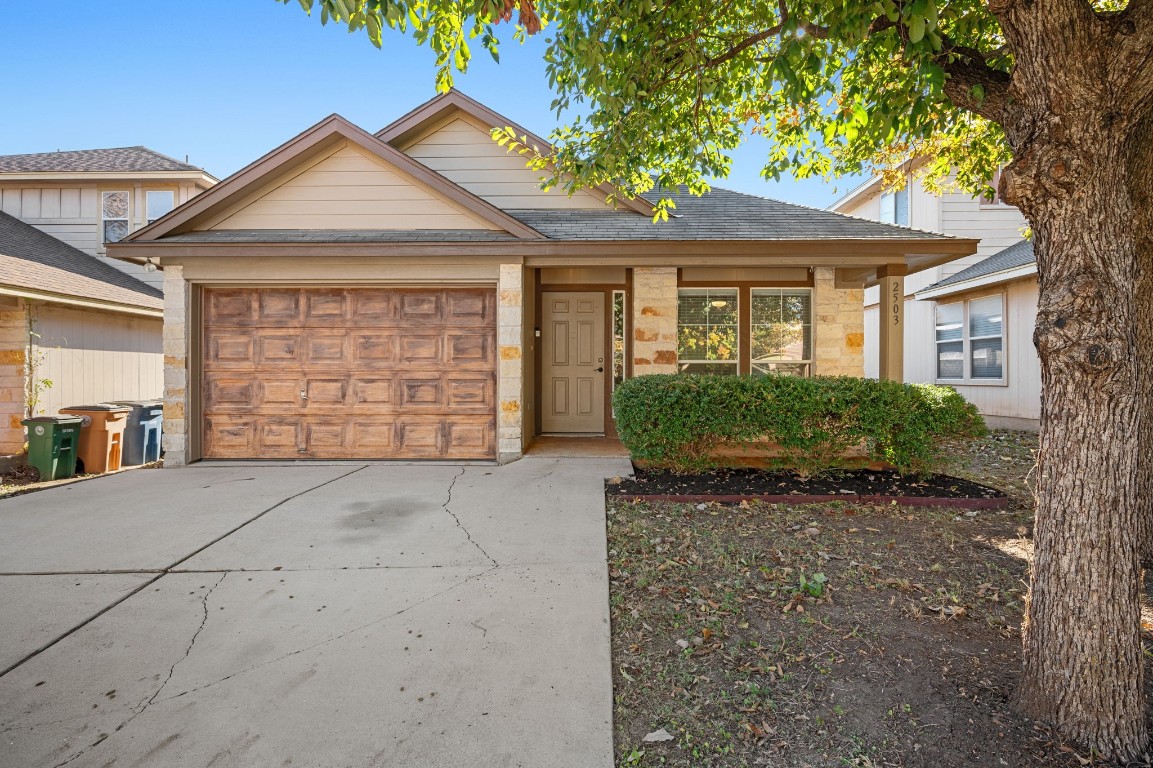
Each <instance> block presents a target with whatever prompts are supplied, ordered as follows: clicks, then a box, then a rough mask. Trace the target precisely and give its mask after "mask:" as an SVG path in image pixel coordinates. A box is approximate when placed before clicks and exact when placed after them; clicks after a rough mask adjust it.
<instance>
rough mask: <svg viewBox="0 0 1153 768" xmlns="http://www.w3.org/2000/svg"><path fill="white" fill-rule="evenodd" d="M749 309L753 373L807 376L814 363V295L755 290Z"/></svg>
mask: <svg viewBox="0 0 1153 768" xmlns="http://www.w3.org/2000/svg"><path fill="white" fill-rule="evenodd" d="M749 309H750V318H749V322H750V325H751V332H750V341H751V346H752V349H751V351H750V353H751V360H750V367H751V369H752V370H751V372H752V373H753V374H754V375H763V374H768V373H791V374H796V375H800V376H807V375H808V374H809V366H810V365H811V364H812V361H813V295H812V292H811V291H810V290H809V289H808V288H754V289H752V292H751V301H750V304H749Z"/></svg>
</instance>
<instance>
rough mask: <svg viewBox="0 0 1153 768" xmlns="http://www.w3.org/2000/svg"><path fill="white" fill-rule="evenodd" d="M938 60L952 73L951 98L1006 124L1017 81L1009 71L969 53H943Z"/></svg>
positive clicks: (947, 82)
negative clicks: (963, 54) (975, 57)
mask: <svg viewBox="0 0 1153 768" xmlns="http://www.w3.org/2000/svg"><path fill="white" fill-rule="evenodd" d="M946 50H947V49H946ZM938 63H939V64H940V65H941V66H942V67H943V68H944V70H945V74H947V75H948V78H947V79H946V80H945V95H946V96H948V97H949V101H951V102H953V104H954V105H955V106H957V107H960V108H961V109H964V110H967V111H969V112H972V113H973V114H976V115H980V116H981V117H983V118H985V119H986V120H990V121H992V122H994V123H999V124H1004V121H1005V118H1006V116H1007V114H1008V102H1009V85H1010V84H1011V83H1012V80H1013V78H1012V76H1011V75H1010V74H1009V73H1008V72H1003V71H1001V70H999V69H993V68H992V67H990V66H989V65H987V64H985V63H984V61H982V60H980V59H978V60H976V61H974V60H973V59H971V58H969V57H965V56H957V57H955V58H954V57H952V56H948V55H942V56H941V57H939V58H938ZM982 92H983V93H982Z"/></svg>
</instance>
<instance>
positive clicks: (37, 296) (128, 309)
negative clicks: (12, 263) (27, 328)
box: [0, 285, 164, 319]
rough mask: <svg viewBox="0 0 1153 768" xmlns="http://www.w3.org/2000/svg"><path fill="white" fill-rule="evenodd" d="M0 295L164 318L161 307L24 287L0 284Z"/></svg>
mask: <svg viewBox="0 0 1153 768" xmlns="http://www.w3.org/2000/svg"><path fill="white" fill-rule="evenodd" d="M0 296H13V297H15V298H18V299H30V300H32V301H46V302H49V303H52V304H65V305H67V306H72V307H83V308H85V309H99V310H103V311H105V312H119V313H122V314H126V315H140V316H142V317H155V318H157V319H163V318H164V310H163V309H149V308H147V307H135V306H132V305H130V304H117V303H116V302H111V301H100V300H99V299H81V298H77V297H75V296H63V295H60V294H56V293H47V292H45V291H36V290H29V289H26V288H12V287H9V286H6V285H0Z"/></svg>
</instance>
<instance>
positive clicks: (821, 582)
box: [800, 573, 829, 597]
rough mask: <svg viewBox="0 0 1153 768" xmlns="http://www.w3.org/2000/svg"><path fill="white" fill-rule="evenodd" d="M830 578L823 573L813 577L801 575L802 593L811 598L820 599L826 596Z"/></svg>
mask: <svg viewBox="0 0 1153 768" xmlns="http://www.w3.org/2000/svg"><path fill="white" fill-rule="evenodd" d="M828 583H829V578H828V577H827V576H825V574H823V573H814V574H812V575H811V576H805V574H804V573H802V574H801V575H800V587H801V588H800V591H801V592H802V593H803V594H806V595H809V596H810V597H820V596H822V595H823V594H825V585H826V584H828Z"/></svg>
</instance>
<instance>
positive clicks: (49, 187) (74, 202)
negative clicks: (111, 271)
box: [0, 181, 197, 288]
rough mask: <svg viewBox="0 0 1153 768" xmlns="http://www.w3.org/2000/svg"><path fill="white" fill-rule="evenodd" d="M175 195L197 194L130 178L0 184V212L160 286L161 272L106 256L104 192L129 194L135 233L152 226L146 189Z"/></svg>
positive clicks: (192, 189) (182, 200)
mask: <svg viewBox="0 0 1153 768" xmlns="http://www.w3.org/2000/svg"><path fill="white" fill-rule="evenodd" d="M160 190H165V191H171V192H175V193H176V197H175V200H176V204H177V205H180V204H183V203H185V202H187V201H188V200H189V199H190V198H191V197H192V196H193V195H195V194H196V192H197V190H196V187H195V186H194V185H192V184H187V183H185V184H159V183H151V184H139V183H135V182H130V181H125V182H122V183H118V182H106V183H100V184H95V183H93V184H76V185H68V184H63V183H62V184H47V183H44V184H41V185H39V186H4V187H0V210H3V211H4V213H7V214H8V215H10V216H15V217H16V218H17V219H20V220H21V221H23V222H24V223H26V224H31V225H32V226H34V227H36V228H37V229H39V230H40V231H41V232H45V233H47V234H49V235H52V237H55V238H56V239H57V240H61V241H63V242H65V243H68V245H71V246H72V247H73V248H77V249H79V250H81V251H84V252H85V253H87V254H88V255H90V256H94V257H95V258H97V259H100V260H101V261H103V262H105V263H107V264H111V265H112V266H114V267H116V268H117V269H119V270H120V271H121V272H124V273H125V274H129V275H132V276H133V277H135V278H136V279H137V280H140V281H142V282H145V283H147V284H149V285H152V286H155V287H156V288H160V287H162V286H163V284H164V278H163V277H162V276H159V273H158V272H145V271H144V269H143V268H142V267H140V266H139V265H137V264H130V263H128V262H124V261H120V260H118V259H110V258H108V256H106V255H105V250H104V242H103V239H102V229H101V217H100V193H101V192H115V191H127V192H129V193H130V194H129V205H128V216H129V220H128V221H129V230H130V231H133V232H134V231H136V230H137V229H140V228H141V227H143V226H144V225H145V224H147V223H148V222H147V216H148V212H147V205H146V203H145V200H146V199H147V193H148V192H149V191H160Z"/></svg>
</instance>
